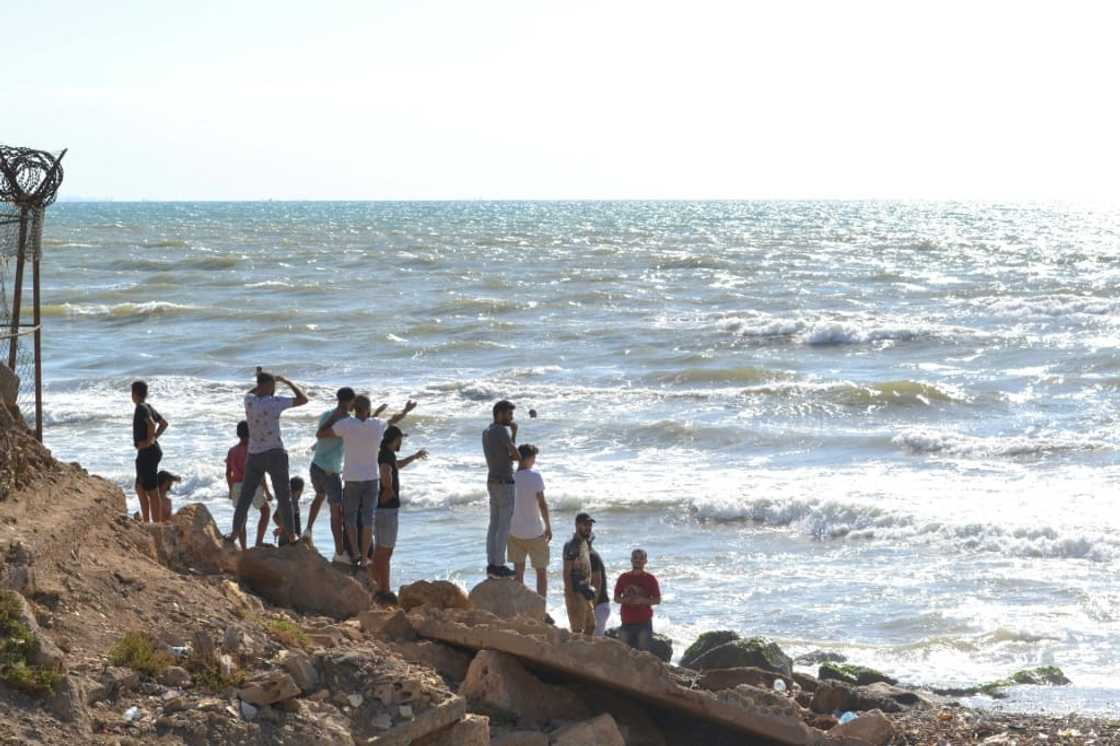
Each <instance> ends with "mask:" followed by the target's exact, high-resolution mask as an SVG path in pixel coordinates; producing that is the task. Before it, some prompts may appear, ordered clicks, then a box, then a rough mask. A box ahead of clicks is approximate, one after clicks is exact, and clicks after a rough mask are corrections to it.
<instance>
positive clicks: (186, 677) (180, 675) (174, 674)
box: [159, 666, 191, 688]
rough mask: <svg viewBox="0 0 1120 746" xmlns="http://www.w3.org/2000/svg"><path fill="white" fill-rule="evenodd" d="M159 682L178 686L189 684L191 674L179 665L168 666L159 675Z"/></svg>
mask: <svg viewBox="0 0 1120 746" xmlns="http://www.w3.org/2000/svg"><path fill="white" fill-rule="evenodd" d="M159 683H161V684H163V685H164V686H173V687H178V688H183V687H188V686H190V685H191V675H190V673H188V672H187V669H185V668H182V667H181V666H168V667H167V668H165V669H163V671H162V672H161V673H160V675H159Z"/></svg>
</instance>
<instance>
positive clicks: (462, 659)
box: [393, 640, 475, 683]
mask: <svg viewBox="0 0 1120 746" xmlns="http://www.w3.org/2000/svg"><path fill="white" fill-rule="evenodd" d="M393 649H394V650H396V651H397V655H399V656H400V657H402V658H404V659H405V660H406V661H408V662H409V663H417V664H420V665H423V666H427V667H428V668H431V669H432V670H433V671H435V672H436V673H438V674H439V675H440V676H442V677H443V678H444V679H446V680H448V681H454V682H456V683H459V682H461V681H463V680H464V679H465V678H467V671H468V670H470V666H471V661H472V660H474V655H475V654H474V652H473V651H471V652H465V651H463V650H459V649H458V648H453V647H451V646H450V645H444V644H443V643H442V642H433V641H431V640H421V641H419V642H397V643H395V644H394V645H393Z"/></svg>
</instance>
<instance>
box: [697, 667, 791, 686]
mask: <svg viewBox="0 0 1120 746" xmlns="http://www.w3.org/2000/svg"><path fill="white" fill-rule="evenodd" d="M777 679H781V680H783V681H784V682H785V684H786V687H787V688H793V679H787V678H785V677H783V676H782V675H781V674H776V673H774V672H773V671H763V670H762V669H761V668H751V667H743V668H715V669H712V670H711V671H705V672H704V675H703V676H701V677H700V679H699V680H698V681H697V682H696V683H697V685H698V686H699V687H700V688H701V689H708V690H709V691H713V692H714V691H719V690H720V689H734V688H735V687H737V686H739V685H740V684H749V685H750V686H756V687H759V688H760V689H773V688H774V681H775V680H777Z"/></svg>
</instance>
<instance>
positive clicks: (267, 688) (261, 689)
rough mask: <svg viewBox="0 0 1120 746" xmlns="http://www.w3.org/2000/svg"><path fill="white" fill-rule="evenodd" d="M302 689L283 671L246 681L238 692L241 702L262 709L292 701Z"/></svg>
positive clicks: (264, 674) (261, 675)
mask: <svg viewBox="0 0 1120 746" xmlns="http://www.w3.org/2000/svg"><path fill="white" fill-rule="evenodd" d="M299 695H300V689H299V687H298V686H296V682H295V681H293V680H292V677H291V676H289V675H288V674H287V673H285V672H283V671H266V672H265V673H262V674H258V675H256V676H254V677H253V678H251V679H249V680H248V681H246V682H245V683H244V684H242V685H241V687H240V688H239V689H238V690H237V696H238V697H240V698H241V701H243V702H248V703H249V704H251V705H254V706H256V707H260V706H261V705H271V704H275V703H277V702H283V701H284V700H286V699H292V698H293V697H298V696H299Z"/></svg>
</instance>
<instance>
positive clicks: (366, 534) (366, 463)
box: [315, 396, 416, 591]
mask: <svg viewBox="0 0 1120 746" xmlns="http://www.w3.org/2000/svg"><path fill="white" fill-rule="evenodd" d="M371 407H372V404H371V402H370V400H369V397H368V396H357V397H355V398H354V416H353V417H351V416H349V415H348V414H346V413H345V412H342V411H337V412H335V413H334V414H332V415H331V416H330V417H328V418H327V420H326V422H324V423H323V425H322V426H321V427H320V428H319V432H317V433H316V434H315V435H316V437H319V438H341V439H342V451H343V454H342V455H343V462H342V479H343V482H344V484H343V487H342V506H343V524H344V526H345V529H346V537H347V539H348V540H349V544H350V547H351V551H352V555H351V558H352V561H353V562H354V564H355V565H357V566H358V567H367V566H368V564H369V562H368V560H367V555H368V554H369V546H370V537H371V536H372V534H373V511H374V507H375V506H376V504H377V500H378V493H379V492H380V489H379V482H380V468H379V467H378V464H377V454H378V452H379V451H380V450H381V440H382V438H383V437H384V435H385V423H384V422H382V421H381V420H379V419H378V418H377V417H376V416H374V414H373V412H372V411H371ZM384 408H385V407H384V406H382V407H380V408H379V409H378V410H377V411H378V412H380V411H381V410H383V409H384ZM414 409H416V402H414V401H409V402H408V403H407V404H405V405H404V409H402V410H401V411H400V412H398V413H397V414H395V415H393V416H392V417H390V418H389V424H390V425H395V424H397V423H398V422H400V421H401V420H403V419H404V418H405V415H407V414H408V413H409V412H411V411H412V410H414ZM359 519H360V520H361V532H360V533H359V530H358V521H359ZM381 590H383V591H384V590H387V589H385V588H382V589H381Z"/></svg>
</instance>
